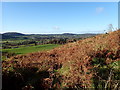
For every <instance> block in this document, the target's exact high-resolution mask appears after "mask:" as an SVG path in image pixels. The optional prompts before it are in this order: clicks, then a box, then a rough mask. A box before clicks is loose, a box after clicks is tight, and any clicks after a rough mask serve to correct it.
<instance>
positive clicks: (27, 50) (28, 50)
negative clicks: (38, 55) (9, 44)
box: [2, 44, 59, 54]
mask: <svg viewBox="0 0 120 90" xmlns="http://www.w3.org/2000/svg"><path fill="white" fill-rule="evenodd" d="M57 46H59V45H57V44H45V45H37V46H26V47H20V48H13V49H3V50H2V51H3V52H8V53H16V54H27V53H32V52H38V51H46V50H50V49H53V48H55V47H57Z"/></svg>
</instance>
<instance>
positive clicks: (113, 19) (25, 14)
mask: <svg viewBox="0 0 120 90" xmlns="http://www.w3.org/2000/svg"><path fill="white" fill-rule="evenodd" d="M109 24H112V25H113V27H114V28H117V27H118V3H117V2H56V3H55V2H4V3H2V26H3V27H2V28H3V29H2V32H11V31H12V32H21V33H34V34H35V33H39V34H49V33H50V34H51V33H66V32H67V33H103V32H104V30H107V29H108V25H109Z"/></svg>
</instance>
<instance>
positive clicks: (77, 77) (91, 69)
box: [2, 30, 120, 90]
mask: <svg viewBox="0 0 120 90" xmlns="http://www.w3.org/2000/svg"><path fill="white" fill-rule="evenodd" d="M119 65H120V30H118V31H114V32H111V33H108V34H102V35H98V36H95V37H91V38H87V39H84V40H79V41H76V42H73V43H67V44H65V45H61V46H60V47H58V48H55V49H52V50H50V51H44V52H35V53H30V54H27V55H17V56H14V57H11V58H9V59H7V60H4V61H3V62H2V68H3V69H2V71H3V73H2V76H3V78H2V79H3V89H4V90H8V89H10V90H21V89H22V90H40V89H43V90H46V89H53V90H54V89H55V90H58V89H79V90H82V89H83V90H86V89H91V88H92V89H94V90H101V89H102V90H119V89H120V87H119V86H120V82H119V81H120V78H119V75H120V67H119Z"/></svg>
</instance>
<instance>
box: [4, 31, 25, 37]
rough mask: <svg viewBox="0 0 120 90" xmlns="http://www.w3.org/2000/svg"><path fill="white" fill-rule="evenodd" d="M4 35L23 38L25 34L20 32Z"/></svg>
mask: <svg viewBox="0 0 120 90" xmlns="http://www.w3.org/2000/svg"><path fill="white" fill-rule="evenodd" d="M2 35H7V36H23V35H25V34H22V33H18V32H7V33H3V34H2Z"/></svg>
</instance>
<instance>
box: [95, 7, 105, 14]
mask: <svg viewBox="0 0 120 90" xmlns="http://www.w3.org/2000/svg"><path fill="white" fill-rule="evenodd" d="M103 11H104V7H97V8H96V12H97V13H101V12H103Z"/></svg>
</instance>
